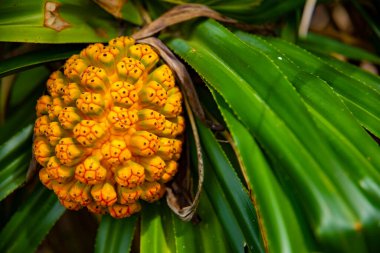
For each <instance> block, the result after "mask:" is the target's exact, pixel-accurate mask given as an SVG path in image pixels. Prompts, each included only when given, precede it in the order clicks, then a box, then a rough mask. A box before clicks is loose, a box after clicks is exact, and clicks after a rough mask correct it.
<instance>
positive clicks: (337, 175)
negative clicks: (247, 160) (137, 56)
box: [169, 21, 379, 252]
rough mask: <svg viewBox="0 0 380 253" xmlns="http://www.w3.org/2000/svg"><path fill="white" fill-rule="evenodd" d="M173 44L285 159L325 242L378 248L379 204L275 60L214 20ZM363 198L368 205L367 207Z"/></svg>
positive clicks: (353, 248)
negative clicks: (367, 193) (370, 197)
mask: <svg viewBox="0 0 380 253" xmlns="http://www.w3.org/2000/svg"><path fill="white" fill-rule="evenodd" d="M210 37H212V38H213V39H212V40H210V39H209V38H210ZM169 45H170V46H171V47H172V48H173V49H174V50H175V51H176V52H177V53H178V54H179V55H180V56H181V57H182V58H184V59H185V60H186V61H187V62H188V63H189V64H190V65H191V66H192V67H193V68H194V69H195V70H196V71H197V72H198V73H199V74H200V75H201V76H202V77H203V78H204V79H205V80H206V81H207V82H208V83H209V84H210V85H211V86H212V88H214V89H215V90H216V91H217V92H218V93H220V94H221V96H222V97H223V98H224V99H225V101H226V102H227V104H228V105H229V106H230V107H231V108H232V110H233V111H234V113H235V114H236V115H237V117H238V119H239V120H240V121H241V122H242V123H243V124H244V125H245V126H246V127H247V129H248V130H249V131H250V133H251V134H252V135H253V136H255V137H256V138H257V140H258V141H259V143H260V145H261V146H263V148H264V149H265V150H266V151H267V153H268V155H269V157H271V158H272V159H274V161H277V162H278V163H279V164H281V165H282V166H281V167H282V168H283V169H282V170H281V172H280V171H278V173H284V174H285V175H287V176H289V178H290V180H289V181H288V182H287V187H288V188H290V189H291V190H292V191H293V192H294V194H295V197H296V199H297V201H298V204H299V205H301V206H302V207H303V210H304V215H305V216H307V218H308V220H309V223H310V226H311V227H312V229H313V231H314V236H315V237H316V238H317V240H318V241H319V242H320V243H321V244H322V245H323V246H324V248H326V249H329V248H330V249H339V250H343V251H346V252H351V251H363V250H366V249H367V248H368V247H372V246H373V243H374V241H373V240H372V236H373V235H375V234H377V233H378V232H379V231H376V230H373V224H374V223H373V221H374V220H377V219H378V217H377V216H378V212H377V207H376V206H374V205H373V204H372V203H370V202H368V199H367V198H366V197H365V196H364V195H363V193H362V192H361V191H360V189H359V188H358V187H357V185H355V183H354V182H352V181H351V180H350V179H349V177H348V175H347V173H345V172H344V166H346V164H345V161H344V158H343V156H341V157H339V156H337V155H336V154H334V153H333V152H332V149H331V146H330V144H329V142H328V140H326V139H324V138H323V137H325V136H324V134H323V133H320V132H319V131H318V126H317V125H316V123H315V121H314V118H313V115H312V114H311V113H310V112H309V111H308V110H307V107H306V105H305V104H304V102H303V100H302V99H301V97H300V95H299V94H297V92H296V91H295V89H294V88H293V87H292V84H291V83H290V82H289V81H288V79H287V78H286V77H285V75H284V74H283V72H281V71H279V69H278V67H277V66H276V65H275V64H274V63H273V61H271V60H270V59H269V58H268V57H267V56H265V55H263V54H262V53H260V52H258V51H256V50H252V49H251V48H250V47H249V46H248V45H246V44H245V43H243V42H242V41H240V40H239V39H238V38H237V37H236V36H234V35H233V34H231V33H230V32H229V31H227V30H226V29H224V28H223V27H221V26H220V25H218V24H216V23H215V22H213V21H207V22H203V23H201V24H200V25H198V26H197V27H196V28H195V29H194V30H193V32H192V34H191V35H190V37H189V39H187V40H183V39H173V40H172V41H170V42H169ZM232 55H233V57H231V56H232ZM268 72H269V73H271V74H270V75H267V73H268ZM250 109H251V110H250ZM329 134H333V133H332V132H331V131H329ZM305 168H307V170H306V169H305ZM358 202H360V203H361V205H365V206H366V207H368V209H366V210H359V208H358V206H357V203H358ZM367 243H368V245H367Z"/></svg>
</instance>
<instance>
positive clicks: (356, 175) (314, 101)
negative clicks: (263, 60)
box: [238, 33, 380, 200]
mask: <svg viewBox="0 0 380 253" xmlns="http://www.w3.org/2000/svg"><path fill="white" fill-rule="evenodd" d="M238 36H239V37H240V38H241V39H243V40H244V41H245V42H247V43H249V45H251V46H252V47H254V48H256V49H259V50H262V51H263V52H265V53H266V54H267V55H270V56H271V58H272V59H273V60H274V61H275V63H276V64H277V65H278V66H279V67H280V68H281V70H282V71H283V72H284V73H285V74H286V75H287V77H288V78H289V80H290V81H291V82H292V84H293V85H294V86H295V88H296V89H297V91H298V92H299V94H300V95H301V96H302V97H303V99H304V101H305V102H306V104H307V105H308V106H309V108H310V109H309V110H310V111H311V113H312V115H313V116H314V118H315V119H316V120H317V121H318V122H319V123H318V124H323V125H324V126H323V127H321V128H320V129H321V130H322V131H324V130H325V129H329V131H331V133H332V134H331V136H334V137H336V138H337V139H336V140H335V141H333V142H332V143H331V145H332V146H334V148H333V150H335V151H337V152H339V153H340V155H342V156H344V159H345V161H347V163H348V164H350V166H346V171H347V172H348V173H349V174H350V175H351V177H352V178H353V179H355V181H356V183H357V184H359V185H360V184H361V182H367V183H366V184H367V186H366V187H363V190H364V191H366V192H368V193H369V195H373V196H375V197H376V196H377V198H375V199H377V200H379V199H378V198H379V197H380V188H379V187H380V173H379V171H380V156H379V151H380V150H379V147H378V145H377V144H376V143H375V142H374V141H373V140H372V138H370V136H369V135H368V134H367V133H366V132H365V131H364V129H362V128H361V127H360V125H359V124H358V123H357V122H356V120H355V119H354V118H353V117H352V115H351V114H350V112H349V111H348V110H347V108H346V106H345V105H344V104H343V103H342V102H341V101H340V99H339V97H337V96H336V95H335V94H334V92H333V90H332V89H331V88H330V87H329V86H328V84H327V83H326V82H325V81H324V80H322V79H320V78H318V77H316V76H314V75H311V74H308V73H306V72H304V71H303V70H302V69H300V68H299V67H298V66H297V65H295V64H294V63H292V62H291V61H290V60H289V59H288V58H287V57H286V56H285V55H283V54H281V52H279V51H277V50H276V49H275V48H274V47H272V46H271V45H270V44H269V43H267V42H265V41H263V40H262V39H260V38H258V37H255V36H252V35H248V34H245V33H238ZM327 137H328V136H327ZM341 145H344V148H342V147H341Z"/></svg>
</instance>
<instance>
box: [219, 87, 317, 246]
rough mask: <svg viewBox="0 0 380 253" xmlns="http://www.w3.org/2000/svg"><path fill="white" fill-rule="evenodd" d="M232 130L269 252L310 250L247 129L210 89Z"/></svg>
mask: <svg viewBox="0 0 380 253" xmlns="http://www.w3.org/2000/svg"><path fill="white" fill-rule="evenodd" d="M213 94H214V97H215V98H216V101H217V103H218V105H219V109H220V110H221V113H222V115H223V117H224V119H225V121H226V123H227V126H228V129H229V130H230V131H231V134H232V137H233V140H234V145H236V149H237V151H238V154H237V155H238V156H239V157H240V159H241V162H242V165H243V168H242V169H243V172H244V175H245V177H246V180H247V184H248V186H249V188H250V189H251V191H252V194H253V198H254V199H255V203H256V205H255V207H256V210H257V212H258V217H259V222H260V224H261V226H260V227H261V232H262V234H263V238H264V241H265V245H266V247H267V250H268V252H309V251H311V248H310V246H309V245H308V244H307V241H306V240H307V239H310V237H311V236H310V235H309V234H308V233H307V232H306V231H305V230H302V226H301V222H302V220H301V217H297V216H296V212H295V210H294V208H293V206H292V204H291V202H290V200H289V198H288V197H287V196H286V195H285V194H284V191H283V190H282V189H281V186H280V184H279V182H278V181H277V180H276V178H275V176H274V174H273V172H272V171H271V169H270V168H269V165H268V163H267V162H266V160H265V158H264V156H263V154H262V153H261V151H260V149H259V147H258V146H257V144H256V142H255V140H254V139H253V137H252V136H251V134H250V133H249V132H248V130H247V129H246V128H245V127H244V126H243V125H242V124H241V123H240V122H239V121H238V120H237V119H236V118H235V117H234V115H233V114H232V113H231V112H230V111H229V109H228V107H227V105H226V104H225V102H224V101H223V99H222V98H221V97H220V95H218V94H216V93H213Z"/></svg>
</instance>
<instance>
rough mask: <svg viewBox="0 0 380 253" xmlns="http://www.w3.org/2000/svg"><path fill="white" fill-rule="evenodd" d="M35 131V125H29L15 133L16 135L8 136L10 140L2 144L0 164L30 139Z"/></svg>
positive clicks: (0, 147)
mask: <svg viewBox="0 0 380 253" xmlns="http://www.w3.org/2000/svg"><path fill="white" fill-rule="evenodd" d="M32 132H33V126H31V125H28V126H27V127H25V128H23V129H22V130H21V131H20V132H18V133H16V134H14V136H8V138H9V139H8V140H7V141H6V142H5V143H3V144H2V145H1V146H0V164H1V163H2V162H3V160H4V158H6V156H8V155H9V154H10V153H12V152H15V151H16V150H17V149H19V148H20V147H21V146H22V145H25V142H27V141H28V140H30V136H31V133H32Z"/></svg>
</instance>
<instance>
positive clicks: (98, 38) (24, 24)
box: [0, 0, 118, 43]
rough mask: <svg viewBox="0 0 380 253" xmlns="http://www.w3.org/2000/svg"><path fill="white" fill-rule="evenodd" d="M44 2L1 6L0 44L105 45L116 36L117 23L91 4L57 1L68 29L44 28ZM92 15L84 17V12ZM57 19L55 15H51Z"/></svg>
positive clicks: (13, 2) (81, 0)
mask: <svg viewBox="0 0 380 253" xmlns="http://www.w3.org/2000/svg"><path fill="white" fill-rule="evenodd" d="M46 2H47V1H39V0H31V1H21V2H20V1H17V0H9V1H5V2H3V3H2V4H1V9H0V34H1V36H0V41H9V42H28V43H30V42H33V43H69V42H75V43H79V42H105V41H108V40H110V39H112V38H114V37H116V36H117V35H118V27H117V25H116V22H115V21H116V20H115V19H114V17H112V16H111V15H110V14H108V13H107V12H105V11H104V10H102V9H101V8H100V7H99V6H97V5H96V4H95V3H93V2H92V1H91V0H79V1H74V0H60V1H59V2H58V3H59V7H58V9H57V12H58V15H59V17H60V18H62V19H63V20H64V21H63V22H66V23H67V27H66V28H64V29H63V30H61V31H59V32H57V31H56V30H54V29H52V28H48V27H46V26H44V10H45V3H46ZM84 10H85V12H86V13H91V15H90V16H91V18H88V17H89V15H85V13H84V12H83V11H84ZM52 15H55V16H56V17H57V14H52Z"/></svg>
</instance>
